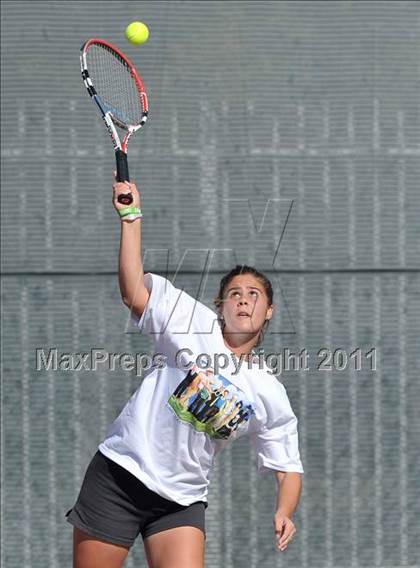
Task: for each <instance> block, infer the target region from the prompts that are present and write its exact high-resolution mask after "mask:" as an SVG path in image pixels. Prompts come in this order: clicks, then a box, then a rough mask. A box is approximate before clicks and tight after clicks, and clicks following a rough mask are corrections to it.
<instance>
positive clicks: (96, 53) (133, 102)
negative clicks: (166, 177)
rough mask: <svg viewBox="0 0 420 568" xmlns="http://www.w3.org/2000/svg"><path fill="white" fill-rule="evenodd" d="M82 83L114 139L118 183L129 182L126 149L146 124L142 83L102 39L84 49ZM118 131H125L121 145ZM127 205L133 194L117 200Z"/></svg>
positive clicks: (123, 58)
mask: <svg viewBox="0 0 420 568" xmlns="http://www.w3.org/2000/svg"><path fill="white" fill-rule="evenodd" d="M81 51H82V53H81V55H80V66H81V71H82V79H83V82H84V84H85V87H86V89H87V92H88V93H89V95H90V98H91V99H92V101H93V102H94V103H95V105H96V106H97V108H98V109H99V111H100V113H101V116H102V118H103V120H104V122H105V125H106V127H107V129H108V132H109V135H110V136H111V140H112V144H113V146H114V150H115V158H116V162H117V181H130V176H129V173H128V161H127V145H128V141H129V140H130V138H131V136H132V135H133V134H134V132H136V131H137V130H139V129H140V128H141V127H142V126H144V124H145V123H146V120H147V115H148V105H147V95H146V91H145V89H144V85H143V81H142V78H141V77H140V75H139V74H138V72H137V71H136V69H135V67H134V65H133V64H132V63H131V61H130V60H129V59H128V58H127V57H126V56H125V55H124V54H123V53H122V52H121V51H120V50H119V49H117V48H116V47H115V46H113V45H112V44H111V43H109V42H107V41H104V40H102V39H96V38H93V39H89V40H88V41H86V42H85V43H84V44H83V45H82V48H81ZM117 127H118V128H120V129H121V130H123V131H124V138H123V140H122V142H121V139H120V136H119V135H118V131H117ZM118 201H119V202H120V203H122V204H124V205H130V204H131V203H132V202H133V196H132V194H131V193H125V194H121V195H119V196H118Z"/></svg>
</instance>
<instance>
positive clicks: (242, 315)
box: [237, 312, 251, 318]
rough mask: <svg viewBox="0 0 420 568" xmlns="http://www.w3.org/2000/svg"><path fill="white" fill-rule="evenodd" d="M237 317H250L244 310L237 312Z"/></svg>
mask: <svg viewBox="0 0 420 568" xmlns="http://www.w3.org/2000/svg"><path fill="white" fill-rule="evenodd" d="M237 315H238V318H249V317H251V316H250V315H249V314H247V313H246V312H239V314H237Z"/></svg>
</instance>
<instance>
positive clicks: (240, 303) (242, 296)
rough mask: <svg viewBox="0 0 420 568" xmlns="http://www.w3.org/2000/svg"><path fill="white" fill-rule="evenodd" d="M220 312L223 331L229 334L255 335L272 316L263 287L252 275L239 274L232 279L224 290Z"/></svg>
mask: <svg viewBox="0 0 420 568" xmlns="http://www.w3.org/2000/svg"><path fill="white" fill-rule="evenodd" d="M220 310H221V314H222V315H223V318H224V320H225V324H226V327H225V330H226V331H228V332H230V333H245V334H247V333H248V334H255V333H257V332H259V331H260V329H261V327H262V326H263V324H264V322H265V320H266V319H271V317H272V315H273V308H272V307H271V306H269V305H268V298H267V294H266V292H265V290H264V286H263V285H262V283H261V282H260V281H259V280H258V278H256V277H255V276H253V275H252V274H239V275H237V276H234V277H233V278H232V280H231V281H230V282H229V284H228V285H227V287H226V289H225V294H224V301H223V303H222V305H221V307H220Z"/></svg>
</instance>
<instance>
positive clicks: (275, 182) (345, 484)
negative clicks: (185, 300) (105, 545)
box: [1, 0, 420, 568]
mask: <svg viewBox="0 0 420 568" xmlns="http://www.w3.org/2000/svg"><path fill="white" fill-rule="evenodd" d="M133 20H141V21H144V22H145V23H146V24H147V25H148V26H149V29H150V37H149V41H148V42H147V43H146V44H145V45H143V46H140V47H134V46H131V45H129V44H127V42H126V41H125V39H124V29H125V26H126V25H127V24H128V23H129V22H131V21H133ZM89 37H100V38H103V39H107V40H109V41H111V42H114V43H115V44H116V45H117V46H118V47H120V48H121V49H122V50H123V51H125V52H126V53H127V55H128V56H129V57H130V58H132V60H133V62H134V63H135V65H136V66H137V68H138V69H139V72H140V73H141V75H142V76H143V79H144V82H145V85H146V89H147V91H148V95H149V104H150V115H149V121H148V123H147V125H146V126H145V128H144V129H142V130H141V132H140V133H139V134H137V135H136V136H135V137H134V138H133V139H132V141H131V143H130V144H131V145H130V146H129V163H130V173H131V177H132V180H134V181H136V182H137V184H138V186H139V189H140V191H141V196H142V209H143V212H144V217H143V221H142V249H143V260H144V265H145V270H146V271H148V272H155V273H158V274H161V275H163V276H165V277H167V278H171V279H172V278H173V276H174V274H175V271H177V275H176V279H175V284H176V285H177V286H179V287H185V289H186V290H187V291H188V292H189V293H190V294H198V296H199V298H200V299H201V301H203V302H204V303H206V304H207V305H209V306H212V300H213V298H214V296H215V295H216V292H217V290H218V284H219V281H220V278H221V276H222V275H223V274H225V273H226V272H227V271H228V270H229V269H230V268H232V266H233V265H234V264H236V263H237V262H238V263H247V264H251V265H254V266H256V267H257V268H258V269H259V270H262V271H263V272H266V273H267V275H268V276H269V278H271V279H272V282H273V286H274V289H275V303H276V306H277V311H276V316H275V318H274V320H273V322H272V325H271V327H270V328H269V331H268V332H267V334H266V337H265V341H264V347H265V351H266V353H271V352H275V353H279V352H283V350H286V349H289V350H290V351H291V352H294V353H298V352H300V351H301V350H302V349H306V352H307V353H308V370H293V369H291V370H289V371H286V372H282V373H281V374H279V375H278V379H279V380H281V381H282V382H283V383H284V384H285V386H286V389H287V392H288V395H289V398H290V400H291V403H292V406H293V409H294V411H295V413H296V415H297V417H298V419H299V435H300V450H301V456H302V460H303V465H304V469H305V475H304V488H303V494H302V499H301V503H300V505H299V508H298V510H297V512H296V514H295V516H294V522H295V524H296V526H297V531H298V532H297V535H296V538H295V539H294V541H293V543H292V544H291V545H290V546H289V547H288V549H287V551H286V552H285V553H283V554H279V553H277V552H276V551H275V547H274V535H273V528H272V517H273V513H274V507H275V496H276V486H275V480H274V476H271V475H258V474H257V472H256V468H255V456H254V452H253V450H252V447H251V446H250V444H249V442H248V440H247V439H241V440H239V441H238V442H237V443H236V444H234V445H232V446H231V448H230V449H229V450H226V451H225V452H224V453H222V454H221V456H220V457H219V458H218V459H217V460H216V463H215V468H214V471H213V474H212V478H211V486H210V494H209V503H210V505H209V508H208V509H207V549H206V557H207V566H209V567H210V568H219V567H223V568H237V567H238V568H239V567H241V566H244V565H247V566H249V567H250V568H251V567H252V568H257V567H258V568H274V567H276V566H288V568H294V567H296V568H297V567H310V568H314V567H334V568H336V567H343V568H344V567H375V568H376V567H382V566H393V567H396V566H413V567H414V566H419V565H420V552H419V534H420V499H419V491H420V488H419V479H420V447H419V446H420V442H419V441H420V414H419V410H418V409H419V405H420V385H419V380H418V379H419V368H420V348H419V332H420V262H419V255H420V223H419V216H420V215H419V214H420V191H419V177H420V175H419V174H420V112H419V111H420V108H419V100H420V99H419V87H420V73H419V71H420V68H419V61H420V4H419V3H418V2H405V1H398V2H396V1H364V2H353V1H343V2H335V1H326V2H324V1H317V2H312V1H311V2H307V1H299V2H296V1H295V2H286V1H282V2H280V1H278V2H277V1H276V2H266V1H262V0H259V1H258V2H246V1H239V2H237V1H225V2H218V1H211V2H210V1H203V2H191V1H182V2H181V1H177V0H172V1H170V2H159V1H144V2H139V1H105V0H98V1H83V2H81V1H80V2H79V1H68V2H65V3H64V2H61V1H48V2H47V1H36V2H33V1H27V2H26V1H13V2H12V1H3V2H2V15H1V50H2V56H1V57H2V65H1V74H2V76H1V78H2V82H1V94H2V97H1V98H2V102H1V104H2V124H1V127H2V151H1V156H2V168H1V181H2V211H1V214H2V300H1V301H2V321H3V326H2V329H3V334H2V344H3V378H2V464H1V486H2V508H1V521H2V531H3V539H2V549H1V561H2V562H1V563H2V565H3V566H7V567H8V568H14V567H34V568H38V567H46V566H48V567H62V566H70V565H71V556H72V550H71V548H72V544H71V543H72V526H71V525H70V524H68V523H67V522H66V520H65V517H64V515H65V513H66V511H67V510H68V509H70V508H71V507H72V506H73V504H74V501H75V499H76V497H77V495H78V492H79V489H80V485H81V482H82V480H83V476H84V473H85V470H86V467H87V464H88V463H89V461H90V459H91V457H92V456H93V454H94V453H95V451H96V447H97V445H98V444H99V443H100V442H101V441H102V439H103V437H104V435H105V432H106V429H107V427H108V425H109V424H110V423H111V421H112V420H113V419H114V418H115V417H116V416H117V415H118V414H119V412H120V411H121V409H122V407H123V405H124V404H125V401H126V400H127V399H128V397H129V396H130V395H131V393H133V392H134V391H135V390H136V389H137V388H138V386H139V385H140V383H141V380H142V376H140V375H139V374H138V373H136V372H134V371H131V372H129V371H123V370H122V369H121V368H118V367H117V368H116V370H115V371H108V370H106V369H105V368H101V369H99V370H98V371H96V372H94V371H83V370H82V371H67V372H66V371H61V372H58V371H48V372H47V371H37V370H36V357H35V353H36V349H41V348H43V349H45V350H48V349H50V348H56V349H57V350H58V353H59V354H60V353H76V352H79V353H84V352H89V351H90V350H91V349H92V348H97V349H102V350H104V352H107V353H124V352H126V353H132V354H133V353H134V354H135V353H145V352H146V353H147V352H148V351H150V349H151V344H150V342H149V340H148V339H147V338H145V337H142V336H141V335H139V334H138V333H134V330H133V329H131V328H130V326H129V325H128V321H127V319H128V312H127V309H126V308H125V307H124V306H123V304H122V302H121V299H120V295H119V289H118V281H117V258H118V244H119V222H118V218H117V216H116V213H115V211H114V209H113V207H112V204H111V184H112V181H113V178H112V172H113V169H114V156H113V150H112V147H111V144H110V140H109V137H108V134H107V132H106V130H105V127H104V125H103V123H102V122H101V120H100V118H99V115H98V113H97V111H96V109H95V108H94V107H93V105H92V103H91V102H90V101H89V97H88V95H87V93H86V90H85V87H84V86H83V83H82V81H81V77H80V68H79V52H80V51H79V50H80V47H81V45H82V43H83V42H84V41H85V40H86V39H88V38H89ZM203 274H205V275H206V278H205V279H204V284H203V280H202V275H203ZM322 349H325V350H327V352H329V353H334V352H335V353H336V355H334V356H332V357H331V358H330V359H329V360H327V361H326V363H329V365H330V370H326V369H325V366H324V368H322V366H321V368H320V363H321V362H322V353H323V352H322V351H321V350H322ZM337 350H339V351H338V352H337ZM357 350H359V353H360V361H359V363H360V365H359V367H360V369H359V368H358V367H357V366H356V365H355V360H356V357H355V356H352V357H351V354H352V353H353V352H355V351H357ZM337 353H338V354H337ZM375 354H376V368H375V366H374V364H373V363H374V362H375V361H374V359H375V357H374V356H373V355H375ZM126 566H128V567H129V568H134V567H136V568H137V567H138V568H140V567H141V566H146V563H145V560H144V553H143V547H142V543H141V538H139V539H138V540H137V542H136V544H135V546H134V547H133V549H132V551H131V552H130V554H129V557H128V559H127V562H126Z"/></svg>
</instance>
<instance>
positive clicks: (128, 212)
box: [118, 207, 143, 221]
mask: <svg viewBox="0 0 420 568" xmlns="http://www.w3.org/2000/svg"><path fill="white" fill-rule="evenodd" d="M118 214H119V216H120V217H121V219H122V220H123V221H134V220H135V219H140V217H143V214H142V212H141V209H139V208H138V207H124V209H118Z"/></svg>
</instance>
